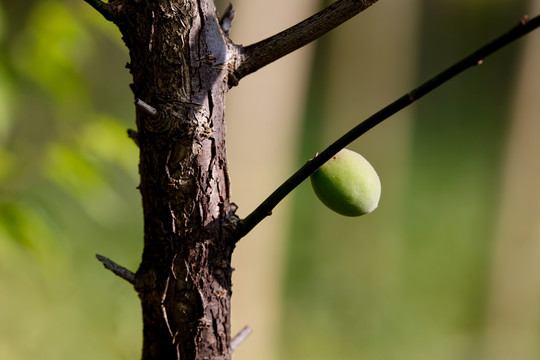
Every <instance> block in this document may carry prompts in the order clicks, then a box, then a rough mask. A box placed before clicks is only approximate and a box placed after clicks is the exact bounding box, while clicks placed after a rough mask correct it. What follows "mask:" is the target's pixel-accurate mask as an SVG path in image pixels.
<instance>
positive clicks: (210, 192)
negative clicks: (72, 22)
mask: <svg viewBox="0 0 540 360" xmlns="http://www.w3.org/2000/svg"><path fill="white" fill-rule="evenodd" d="M112 5H113V6H114V3H113V4H112ZM112 9H113V11H114V12H115V23H116V24H117V25H118V26H119V28H120V30H121V32H122V34H123V39H124V41H125V43H126V45H127V47H128V48H129V52H130V58H131V62H130V64H128V68H129V69H130V70H131V73H132V74H133V79H134V81H133V84H132V90H133V92H134V94H135V97H136V99H141V100H142V101H144V103H146V104H148V105H150V106H151V107H152V108H154V109H155V110H157V113H156V114H153V113H152V111H149V110H145V109H144V107H138V108H137V128H138V133H137V134H136V135H134V137H136V140H137V143H138V145H139V147H140V165H139V172H140V176H141V184H140V191H141V194H142V202H143V209H144V252H143V258H142V263H141V265H140V267H139V269H138V271H137V273H136V279H135V288H136V290H137V292H138V294H139V297H140V298H141V303H142V313H143V326H144V329H143V337H144V338H143V355H142V358H143V359H144V360H150V359H160V360H167V359H182V360H184V359H229V358H230V357H231V350H230V340H231V334H230V326H229V324H230V297H231V273H232V268H231V254H232V251H233V249H234V246H235V239H234V237H233V233H234V230H235V228H236V224H237V222H238V221H237V220H238V219H237V217H236V216H235V215H234V210H235V206H234V204H231V203H230V200H229V180H228V174H227V161H226V154H225V123H224V104H225V93H226V91H227V89H228V85H227V64H226V62H227V61H229V60H230V59H229V58H230V56H229V53H233V51H232V44H231V43H230V41H229V39H228V36H227V35H226V34H225V33H224V32H223V31H222V29H221V27H220V25H219V21H218V19H217V14H216V10H215V7H214V2H213V1H212V0H198V1H195V0H186V1H182V2H179V1H173V0H159V1H130V2H126V3H125V4H123V6H122V7H116V8H114V7H112Z"/></svg>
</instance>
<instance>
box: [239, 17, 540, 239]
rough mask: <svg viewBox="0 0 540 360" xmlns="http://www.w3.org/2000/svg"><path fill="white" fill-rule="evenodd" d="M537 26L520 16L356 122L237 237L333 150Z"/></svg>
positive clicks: (256, 212)
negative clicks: (484, 42) (503, 30)
mask: <svg viewBox="0 0 540 360" xmlns="http://www.w3.org/2000/svg"><path fill="white" fill-rule="evenodd" d="M539 26H540V16H536V17H535V18H533V19H530V20H529V19H528V18H527V17H524V18H523V19H522V20H521V22H520V23H519V25H517V26H516V27H514V28H512V29H510V30H509V31H508V32H506V33H504V34H503V35H501V36H499V37H498V38H496V39H495V40H493V41H491V42H490V43H488V44H487V45H484V46H483V47H481V48H480V49H478V50H476V51H475V52H474V53H472V54H471V55H469V56H467V57H466V58H464V59H462V60H461V61H459V62H457V63H455V64H454V65H452V66H450V67H449V68H447V69H446V70H444V71H443V72H441V73H439V74H438V75H436V76H434V77H433V78H431V79H430V80H428V81H426V82H425V83H423V84H422V85H420V86H419V87H417V88H416V89H414V90H412V91H411V92H409V93H407V94H405V95H403V96H402V97H400V98H399V99H397V100H395V101H394V102H393V103H391V104H389V105H387V106H386V107H385V108H383V109H381V110H379V111H378V112H377V113H375V114H373V115H372V116H370V117H369V118H367V119H366V120H364V121H363V122H361V123H360V124H358V125H356V127H354V128H353V129H351V130H350V131H349V132H347V133H346V134H345V135H343V136H342V137H340V138H339V139H338V140H336V141H335V142H334V143H333V144H331V145H330V146H329V147H327V148H326V149H325V150H324V151H323V152H321V153H320V154H319V155H318V156H316V157H315V158H313V159H311V160H309V161H308V162H307V163H306V164H305V165H304V166H302V167H301V168H300V169H299V170H298V171H297V172H296V173H294V174H293V175H292V176H291V177H290V178H289V179H287V181H285V182H284V183H283V184H282V185H281V186H279V187H278V188H277V189H276V190H275V191H274V192H273V193H272V194H271V195H270V196H269V197H268V198H266V200H264V201H263V203H262V204H261V205H259V206H258V207H257V208H256V209H255V210H254V211H253V212H252V213H251V214H249V215H248V216H247V217H246V218H245V219H244V220H242V224H241V226H240V229H239V234H238V239H240V238H241V237H243V236H245V235H246V234H247V233H248V232H250V231H251V230H252V229H253V228H254V227H255V226H256V225H257V224H258V223H259V222H261V221H262V220H263V219H264V218H266V217H267V216H268V215H270V214H271V213H272V209H273V208H274V207H275V206H276V205H277V204H278V203H279V202H280V201H281V200H283V199H284V198H285V196H287V195H288V194H289V193H290V192H291V191H293V190H294V189H295V188H296V187H297V186H298V185H300V183H302V182H303V181H304V180H306V179H307V178H308V177H309V176H310V175H311V174H313V173H314V172H315V171H316V170H317V169H318V168H319V167H320V166H321V165H322V164H324V163H325V162H326V161H328V160H329V159H330V158H331V157H332V156H334V155H335V154H337V153H338V152H339V151H340V150H341V149H343V148H344V147H345V146H347V145H348V144H350V143H351V142H353V141H354V140H356V139H357V138H358V137H360V136H361V135H363V134H364V133H366V132H367V131H369V130H370V129H372V128H373V127H375V126H376V125H378V124H380V123H381V122H383V121H384V120H386V119H388V118H389V117H390V116H392V115H394V114H395V113H397V112H398V111H400V110H402V109H404V108H405V107H407V106H409V105H410V104H412V103H413V102H414V101H416V100H418V99H420V98H421V97H422V96H424V95H426V94H427V93H429V92H430V91H432V90H434V89H435V88H437V87H439V86H441V85H442V84H444V83H445V82H447V81H448V80H450V79H452V78H453V77H455V76H457V75H459V74H460V73H462V72H463V71H465V70H467V69H469V68H471V67H473V66H475V65H479V64H481V63H482V60H483V59H484V58H485V57H487V56H488V55H490V54H492V53H494V52H495V51H497V50H499V49H501V48H502V47H504V46H506V45H508V44H509V43H511V42H513V41H514V40H516V39H518V38H520V37H522V36H523V35H525V34H527V33H529V32H531V31H532V30H534V29H536V28H538V27H539Z"/></svg>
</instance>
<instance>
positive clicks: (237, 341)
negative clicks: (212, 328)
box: [231, 326, 253, 351]
mask: <svg viewBox="0 0 540 360" xmlns="http://www.w3.org/2000/svg"><path fill="white" fill-rule="evenodd" d="M252 332H253V330H252V329H251V328H250V327H249V326H244V328H243V329H242V330H240V331H239V332H238V334H236V336H235V337H234V338H233V339H232V340H231V350H232V351H235V350H236V349H238V347H239V346H240V345H242V343H243V342H244V340H246V339H247V337H248V336H249V335H251V333H252Z"/></svg>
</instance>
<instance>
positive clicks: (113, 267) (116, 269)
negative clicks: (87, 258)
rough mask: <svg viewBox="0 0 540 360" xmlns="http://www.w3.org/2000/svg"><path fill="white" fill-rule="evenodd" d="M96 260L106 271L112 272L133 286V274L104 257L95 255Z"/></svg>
mask: <svg viewBox="0 0 540 360" xmlns="http://www.w3.org/2000/svg"><path fill="white" fill-rule="evenodd" d="M96 258H97V259H98V260H99V261H101V262H102V263H103V266H105V268H106V269H107V270H110V271H112V272H113V273H114V274H115V275H116V276H119V277H121V278H122V279H124V280H126V281H127V282H128V283H130V284H131V285H135V274H134V273H132V272H131V271H129V270H128V269H126V268H125V267H123V266H121V265H118V264H117V263H115V262H114V261H112V260H111V259H108V258H106V257H105V256H102V255H99V254H96Z"/></svg>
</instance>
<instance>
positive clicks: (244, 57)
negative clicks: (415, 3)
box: [231, 0, 378, 85]
mask: <svg viewBox="0 0 540 360" xmlns="http://www.w3.org/2000/svg"><path fill="white" fill-rule="evenodd" d="M377 1H378V0H339V1H336V2H335V3H333V4H332V5H330V6H328V7H327V8H325V9H323V10H322V11H320V12H318V13H317V14H315V15H313V16H311V17H309V18H307V19H306V20H304V21H302V22H300V23H298V24H296V25H294V26H292V27H290V28H288V29H287V30H284V31H282V32H280V33H278V34H276V35H274V36H271V37H269V38H267V39H265V40H262V41H259V42H258V43H255V44H252V45H249V46H247V47H239V51H240V54H241V60H240V63H239V64H238V65H237V68H236V70H235V74H234V75H235V77H234V78H235V79H236V80H240V79H241V78H243V77H244V76H246V75H249V74H251V73H252V72H255V71H257V70H259V69H260V68H262V67H264V66H266V65H268V64H270V63H271V62H274V61H276V60H277V59H279V58H281V57H283V56H285V55H287V54H289V53H291V52H293V51H295V50H297V49H299V48H301V47H302V46H304V45H307V44H309V43H310V42H312V41H313V40H316V39H318V38H320V37H321V36H323V35H324V34H326V33H327V32H328V31H330V30H332V29H334V28H336V27H338V26H339V25H341V24H343V23H344V22H345V21H347V20H349V19H350V18H352V17H354V16H355V15H358V14H359V13H360V12H362V11H364V10H365V9H367V8H368V7H370V6H371V5H373V4H375V3H376V2H377ZM231 85H234V84H231Z"/></svg>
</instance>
